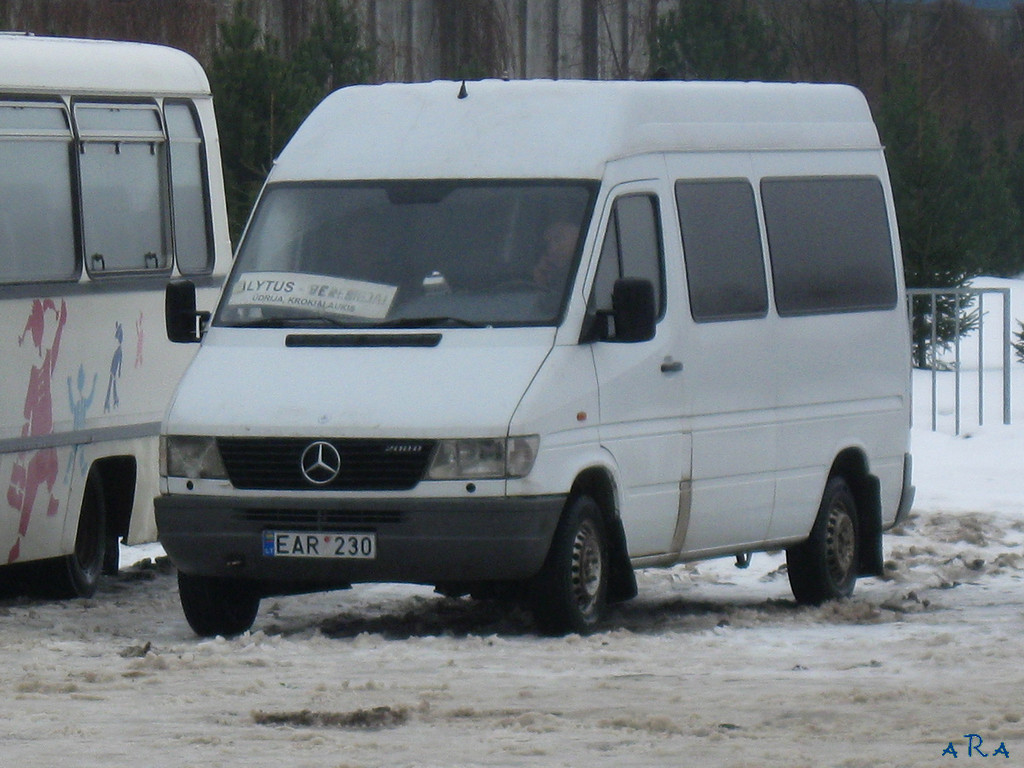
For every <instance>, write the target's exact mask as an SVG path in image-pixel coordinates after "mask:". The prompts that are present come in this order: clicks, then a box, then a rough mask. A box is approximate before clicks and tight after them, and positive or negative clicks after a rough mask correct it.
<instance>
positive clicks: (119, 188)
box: [75, 103, 170, 276]
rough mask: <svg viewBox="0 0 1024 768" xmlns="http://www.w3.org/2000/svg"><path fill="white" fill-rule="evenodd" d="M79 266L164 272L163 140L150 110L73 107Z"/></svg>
mask: <svg viewBox="0 0 1024 768" xmlns="http://www.w3.org/2000/svg"><path fill="white" fill-rule="evenodd" d="M75 120H76V122H77V123H78V129H79V137H80V140H81V143H80V149H79V154H80V159H79V166H80V168H81V176H82V229H83V232H84V239H85V242H84V246H85V258H86V267H87V269H88V270H89V272H90V274H92V275H93V276H96V275H103V274H107V273H112V272H124V271H140V272H141V271H151V270H167V269H169V268H170V248H169V241H170V238H169V237H168V205H167V195H166V192H165V190H166V176H165V172H164V168H165V160H164V152H165V151H166V145H165V142H164V134H163V128H162V125H161V121H160V113H159V112H158V111H157V108H156V105H155V104H154V105H148V104H95V103H78V104H76V105H75Z"/></svg>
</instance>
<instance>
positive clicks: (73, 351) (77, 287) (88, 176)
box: [0, 34, 231, 596]
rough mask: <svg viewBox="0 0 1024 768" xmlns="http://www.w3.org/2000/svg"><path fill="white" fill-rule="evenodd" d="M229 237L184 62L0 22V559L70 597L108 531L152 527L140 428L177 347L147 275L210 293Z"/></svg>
mask: <svg viewBox="0 0 1024 768" xmlns="http://www.w3.org/2000/svg"><path fill="white" fill-rule="evenodd" d="M230 252H231V248H230V241H229V236H228V226H227V215H226V210H225V203H224V187H223V180H222V175H221V164H220V155H219V145H218V140H217V128H216V123H215V121H214V111H213V101H212V97H211V95H210V86H209V83H208V81H207V78H206V75H205V73H204V72H203V69H202V67H201V66H200V65H199V63H198V62H197V61H196V60H195V59H193V58H192V57H191V56H189V55H188V54H186V53H183V52H181V51H178V50H174V49H171V48H166V47H162V46H156V45H143V44H137V43H124V42H109V41H92V40H72V39H57V38H42V37H33V36H30V35H20V34H18V35H15V34H0V565H12V564H18V563H27V562H30V561H46V562H41V563H39V565H38V571H39V573H38V574H34V575H36V576H41V577H43V578H44V579H45V582H44V583H45V585H46V588H47V591H48V592H51V593H54V594H56V595H67V596H74V595H81V596H88V595H91V594H92V593H93V592H94V591H95V588H96V583H97V579H98V577H99V575H100V573H101V572H102V571H103V570H106V571H108V572H110V571H114V570H116V569H117V563H118V542H119V541H120V540H123V541H125V542H126V543H140V542H144V541H152V540H154V539H155V538H156V527H155V523H154V520H153V507H152V504H153V496H154V495H155V494H156V490H157V470H158V462H157V453H158V449H157V433H158V427H159V422H160V420H161V418H162V416H163V414H164V411H165V409H166V407H167V403H168V401H169V399H170V396H171V394H172V391H173V389H174V386H175V384H176V383H177V381H178V378H179V377H180V375H181V373H182V371H183V370H184V369H185V366H186V365H187V364H188V362H189V360H190V358H191V357H192V352H193V350H192V349H189V348H188V347H183V346H181V345H172V344H170V343H169V342H168V341H167V338H166V335H165V332H164V314H163V302H164V286H165V284H166V283H167V281H168V279H170V278H171V277H174V276H182V275H184V276H187V277H188V278H189V280H191V281H192V282H193V283H194V284H196V286H197V287H198V294H199V297H200V304H201V305H202V306H206V305H209V306H210V307H212V306H213V304H214V302H215V297H216V295H217V293H218V290H219V288H220V286H221V284H222V282H223V279H224V274H225V271H226V269H227V267H228V263H229V261H230ZM22 570H24V569H22ZM32 570H33V571H35V570H36V568H35V567H34V568H33V569H32ZM12 573H13V572H12V570H11V569H9V568H8V569H0V583H3V582H4V580H5V574H6V577H10V575H11V574H12Z"/></svg>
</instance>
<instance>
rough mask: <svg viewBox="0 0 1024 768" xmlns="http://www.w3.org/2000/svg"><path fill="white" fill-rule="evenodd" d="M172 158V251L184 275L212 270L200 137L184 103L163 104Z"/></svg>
mask: <svg viewBox="0 0 1024 768" xmlns="http://www.w3.org/2000/svg"><path fill="white" fill-rule="evenodd" d="M164 119H165V120H166V121H167V137H168V140H169V142H170V155H171V201H172V210H173V216H172V220H173V229H174V252H175V256H176V259H177V262H178V269H179V270H180V271H181V273H182V274H183V275H194V274H200V273H207V272H210V271H211V270H212V269H213V238H212V235H211V223H210V205H209V194H210V193H209V189H208V188H207V185H206V173H205V163H204V154H203V138H202V134H200V132H199V125H198V121H197V119H196V116H195V113H194V112H193V111H192V107H191V106H190V105H189V104H187V103H184V102H181V103H174V102H168V103H167V104H166V105H164Z"/></svg>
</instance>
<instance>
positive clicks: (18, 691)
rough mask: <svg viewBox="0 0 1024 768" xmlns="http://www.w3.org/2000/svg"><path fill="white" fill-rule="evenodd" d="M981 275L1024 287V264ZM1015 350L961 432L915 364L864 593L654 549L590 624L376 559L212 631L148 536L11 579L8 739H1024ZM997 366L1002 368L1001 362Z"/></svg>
mask: <svg viewBox="0 0 1024 768" xmlns="http://www.w3.org/2000/svg"><path fill="white" fill-rule="evenodd" d="M986 284H987V285H995V284H998V285H1003V284H1006V285H1013V286H1014V288H1015V291H1014V292H1015V294H1016V296H1015V298H1016V299H1017V300H1021V299H1024V285H1022V284H1020V283H1008V282H1005V281H1004V282H1000V281H988V282H987V283H986ZM993 304H995V302H990V303H988V304H987V305H986V306H987V307H991V306H992V305H993ZM990 311H994V312H997V311H998V310H991V309H990ZM1013 317H1014V318H1017V317H1024V306H1022V307H1020V308H1019V309H1017V310H1015V312H1014V314H1013ZM995 325H997V326H998V323H995ZM986 343H987V344H988V342H986ZM989 346H990V347H995V344H991V345H989ZM988 365H989V363H988V362H986V367H988ZM1014 368H1015V370H1014V382H1013V385H1014V389H1015V392H1014V400H1013V424H1012V425H1011V426H1004V425H1003V424H1002V423H1001V421H1002V418H1001V413H1000V412H999V408H998V405H999V403H1001V400H1000V399H999V397H1000V396H999V394H998V391H995V394H994V395H993V397H994V398H995V399H993V400H992V405H991V406H989V407H988V409H987V413H988V414H989V416H988V417H987V418H986V424H985V425H984V426H981V427H979V426H978V425H977V424H976V419H975V420H974V421H972V418H973V417H972V415H971V412H970V407H972V406H971V405H970V402H968V403H967V406H968V408H967V410H965V415H964V421H963V423H962V428H961V429H962V431H961V434H960V435H959V436H955V435H954V434H953V427H952V416H951V402H952V401H951V397H950V394H951V388H952V381H953V374H952V373H950V372H943V373H941V374H940V375H939V395H940V406H939V423H938V430H937V431H936V432H934V433H933V432H932V431H931V430H930V412H929V402H930V401H929V396H930V388H931V381H930V377H929V374H927V373H924V372H915V382H914V385H915V386H914V390H915V426H914V428H913V434H912V441H913V445H912V450H913V453H914V462H915V463H914V468H915V477H914V480H915V484H916V486H917V501H916V504H915V506H914V510H913V513H912V516H911V519H910V520H909V521H908V522H907V523H906V524H905V525H902V526H900V527H899V528H898V529H896V530H894V531H891V532H890V533H888V534H887V535H886V537H885V554H886V561H887V563H886V573H885V576H884V577H883V578H871V579H862V580H861V581H860V582H859V583H858V585H857V590H856V593H855V596H854V598H853V599H851V600H848V601H843V602H839V603H833V604H828V605H825V606H822V607H820V608H803V607H798V606H797V605H796V604H795V603H794V601H793V599H792V595H791V593H790V590H789V585H788V582H787V579H786V576H785V569H784V567H783V566H784V563H785V556H784V554H782V553H769V554H755V555H754V557H753V563H752V564H751V567H750V568H748V569H746V570H738V569H736V568H735V567H734V566H733V563H732V561H731V560H717V561H710V562H704V563H696V564H690V565H682V566H677V567H675V568H672V569H669V570H650V571H644V572H641V573H640V576H639V581H640V595H639V597H637V598H636V599H635V600H633V601H631V602H629V603H626V604H624V605H621V606H617V607H615V608H614V610H613V611H612V614H611V616H610V619H609V621H608V622H607V625H606V627H605V628H604V629H603V631H600V632H597V633H595V634H593V635H591V636H588V637H579V636H569V637H564V638H548V637H541V636H538V635H537V634H535V632H534V628H533V626H532V623H531V621H530V617H529V615H528V614H526V613H520V612H516V611H512V612H511V613H509V612H508V611H506V610H503V609H501V608H500V607H499V606H496V605H494V604H491V603H488V602H474V601H471V600H468V599H459V600H455V599H447V598H442V597H440V596H437V595H435V594H433V592H432V591H431V590H430V589H427V588H421V587H409V586H396V585H365V586H358V587H356V588H354V589H352V590H350V591H343V592H334V593H322V594H313V595H304V596H296V597H288V598H279V599H267V600H265V601H264V602H263V605H262V608H261V611H260V615H259V616H258V618H257V620H256V623H255V625H254V628H253V631H252V632H251V633H248V634H246V635H244V636H242V637H238V638H235V639H231V640H225V639H222V638H217V639H212V640H203V639H200V638H197V637H196V636H194V635H193V634H192V632H191V630H190V629H189V627H188V625H187V624H186V623H185V619H184V617H183V616H182V613H181V609H180V606H179V604H178V599H177V592H176V586H175V579H174V574H173V569H172V568H171V567H170V566H169V564H168V563H167V562H166V560H165V559H161V558H159V557H157V559H156V560H155V561H153V560H152V559H149V558H146V559H142V558H143V556H149V555H157V556H158V555H159V554H160V551H159V549H158V548H156V549H154V548H148V549H145V548H144V549H127V548H126V549H125V551H124V552H123V556H124V557H123V560H122V562H123V563H124V562H129V563H130V562H135V560H136V559H140V560H141V562H139V563H137V564H135V565H133V566H130V567H126V568H123V569H122V571H121V573H120V575H119V576H117V577H115V578H109V579H106V580H105V581H104V582H103V584H102V585H101V588H100V591H99V593H98V594H97V596H96V597H95V598H94V599H91V600H70V601H66V602H47V601H40V600H32V599H27V598H8V599H4V600H0V660H2V663H0V756H2V764H3V765H5V766H19V768H36V767H38V768H54V767H55V766H60V765H68V766H74V767H75V768H93V767H95V768H100V767H102V768H111V767H112V766H129V765H131V766H144V767H145V768H162V767H164V766H167V767H168V768H170V767H171V766H174V767H175V768H181V767H182V766H197V767H198V766H204V767H206V766H245V767H246V768H250V767H251V768H262V767H263V766H266V767H267V768H270V767H271V766H272V767H273V768H281V767H282V766H288V767H289V768H300V767H303V766H309V768H342V767H350V768H354V767H356V766H367V767H369V766H388V768H399V767H400V766H417V767H426V766H444V767H445V768H456V767H458V766H538V767H541V766H544V767H547V766H571V767H572V768H580V767H581V766H586V767H587V768H597V767H598V766H615V768H625V767H626V766H644V767H649V766H723V767H732V766H735V767H736V768H741V767H742V768H750V766H759V767H768V766H779V767H780V768H782V767H785V768H801V766H813V767H814V768H820V767H822V766H834V767H836V768H869V767H870V768H875V766H915V767H916V766H922V767H923V766H929V768H930V767H931V766H936V765H947V764H948V765H959V764H961V763H962V762H963V761H964V760H965V759H966V760H967V764H968V765H975V764H980V765H985V764H994V765H1008V766H1009V765H1022V764H1024V664H1022V655H1024V546H1022V545H1024V493H1022V489H1021V486H1022V482H1024V371H1022V369H1021V368H1020V365H1019V364H1017V363H1014ZM972 373H976V371H974V372H968V373H967V374H965V375H971V374H972ZM998 380H999V375H998V371H996V370H994V369H993V370H992V371H988V370H987V371H986V387H988V388H989V389H993V388H996V387H998V383H999V381H998ZM966 389H968V390H969V389H970V387H967V388H966ZM969 399H970V398H969V397H968V400H969ZM953 752H955V753H956V756H955V757H954V755H953Z"/></svg>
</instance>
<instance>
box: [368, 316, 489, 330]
mask: <svg viewBox="0 0 1024 768" xmlns="http://www.w3.org/2000/svg"><path fill="white" fill-rule="evenodd" d="M446 325H448V326H455V327H458V328H487V327H488V326H487V324H486V323H478V322H476V321H474V320H466V319H465V318H462V317H452V316H450V315H437V316H435V317H396V318H393V319H391V320H385V321H384V322H382V323H377V324H375V325H374V326H373V327H374V328H440V327H442V326H446Z"/></svg>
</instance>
